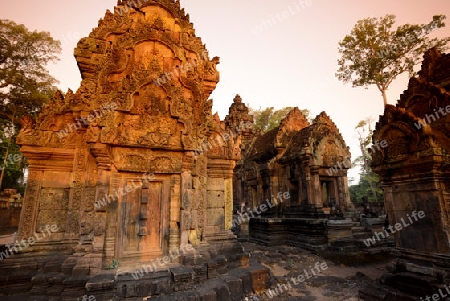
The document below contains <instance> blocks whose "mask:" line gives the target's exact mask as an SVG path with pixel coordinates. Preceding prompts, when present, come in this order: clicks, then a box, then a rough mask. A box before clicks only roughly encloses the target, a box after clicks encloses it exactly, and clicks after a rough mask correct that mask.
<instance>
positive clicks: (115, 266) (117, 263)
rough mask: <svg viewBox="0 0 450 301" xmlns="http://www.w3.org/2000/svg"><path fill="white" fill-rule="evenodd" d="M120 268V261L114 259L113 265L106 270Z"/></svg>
mask: <svg viewBox="0 0 450 301" xmlns="http://www.w3.org/2000/svg"><path fill="white" fill-rule="evenodd" d="M118 267H119V261H118V260H117V259H113V261H112V263H111V264H110V265H108V266H107V267H106V268H105V269H107V270H115V269H117V268H118Z"/></svg>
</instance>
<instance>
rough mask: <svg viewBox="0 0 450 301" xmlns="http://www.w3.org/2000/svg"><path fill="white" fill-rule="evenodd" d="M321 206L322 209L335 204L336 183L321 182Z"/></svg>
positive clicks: (332, 181)
mask: <svg viewBox="0 0 450 301" xmlns="http://www.w3.org/2000/svg"><path fill="white" fill-rule="evenodd" d="M320 184H321V189H322V204H323V206H324V207H328V206H332V205H333V204H334V205H338V204H336V182H335V181H334V180H321V181H320Z"/></svg>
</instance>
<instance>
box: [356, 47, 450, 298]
mask: <svg viewBox="0 0 450 301" xmlns="http://www.w3.org/2000/svg"><path fill="white" fill-rule="evenodd" d="M449 70H450V54H442V53H440V52H439V51H438V50H436V49H434V48H433V49H431V50H429V51H428V52H426V54H425V55H424V60H423V63H422V68H421V70H420V72H419V73H418V76H417V77H413V78H411V79H410V80H409V84H408V89H407V90H405V91H404V93H403V94H402V95H401V96H400V99H399V100H398V102H397V105H396V106H393V105H388V106H387V107H386V108H385V111H384V115H382V116H380V120H379V121H378V123H377V125H376V130H375V132H374V135H373V139H374V140H380V139H384V140H386V141H387V142H388V143H389V147H387V148H385V149H384V150H383V151H382V152H377V153H375V154H374V156H373V163H372V167H373V170H374V171H375V172H376V173H378V174H379V176H380V180H381V181H382V185H383V189H384V196H385V206H386V210H387V213H388V216H389V221H390V225H391V226H394V225H395V230H394V228H391V229H390V232H391V235H395V241H396V249H395V255H396V257H397V260H396V261H395V262H394V263H392V264H390V265H388V266H387V267H386V270H387V271H386V273H385V274H384V275H383V277H382V279H381V283H382V284H381V283H380V284H374V285H372V286H370V287H367V288H366V289H364V290H362V291H361V294H360V297H361V298H362V299H363V300H370V301H372V300H405V301H410V300H411V301H412V300H419V298H421V299H420V300H447V299H448V297H447V296H450V294H449V293H448V285H449V283H450V276H449V270H450V257H449V251H450V246H449V230H448V228H449V220H448V215H449V208H448V204H449V201H450V182H449V178H450V168H449V166H450V165H449V163H450V161H449V152H450V140H449V137H450V128H449V124H450V115H448V113H450V71H449ZM397 226H398V228H400V229H401V230H400V231H399V229H398V228H397ZM396 230H397V231H396ZM383 232H384V231H383Z"/></svg>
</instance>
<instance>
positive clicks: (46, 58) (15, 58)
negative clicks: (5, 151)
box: [0, 20, 61, 123]
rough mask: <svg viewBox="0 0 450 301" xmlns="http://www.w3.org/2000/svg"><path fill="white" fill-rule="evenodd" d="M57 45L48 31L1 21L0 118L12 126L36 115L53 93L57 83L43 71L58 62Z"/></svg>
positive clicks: (58, 48)
mask: <svg viewBox="0 0 450 301" xmlns="http://www.w3.org/2000/svg"><path fill="white" fill-rule="evenodd" d="M60 44H61V43H60V42H59V41H56V40H54V39H53V38H52V37H51V36H50V34H49V33H48V32H38V31H29V30H28V29H27V28H26V27H25V26H24V25H21V24H16V23H14V22H13V21H9V20H0V45H1V47H0V117H1V118H4V119H8V120H11V121H12V122H13V123H17V121H18V120H19V119H20V118H21V117H22V116H23V115H25V114H29V115H33V114H36V113H37V112H38V111H39V109H40V108H41V107H42V104H43V103H44V102H45V101H47V100H48V99H49V96H51V95H53V94H54V91H55V87H54V86H53V85H54V84H55V83H56V80H55V79H54V78H53V77H52V76H51V75H50V74H49V72H48V71H47V69H46V65H47V63H49V62H50V61H55V60H57V56H56V55H55V54H56V53H60V52H61V46H60Z"/></svg>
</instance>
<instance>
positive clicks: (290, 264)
mask: <svg viewBox="0 0 450 301" xmlns="http://www.w3.org/2000/svg"><path fill="white" fill-rule="evenodd" d="M243 246H244V249H245V250H246V252H249V253H250V257H251V258H252V259H254V260H256V261H258V262H260V263H261V264H263V265H265V266H267V267H268V268H269V269H270V275H271V278H270V284H269V288H270V291H263V292H259V293H258V294H254V295H249V296H246V297H245V299H244V300H245V301H266V300H274V301H285V300H286V301H288V300H289V301H291V300H301V301H314V300H317V301H357V300H359V298H358V291H359V289H361V288H363V287H364V286H365V285H366V284H367V283H369V282H374V281H378V279H379V278H380V276H381V275H382V274H383V272H384V270H385V266H386V264H387V263H388V262H389V261H390V258H386V259H385V260H384V259H382V260H381V261H380V260H379V259H378V260H377V262H375V263H369V264H364V265H355V266H348V265H344V264H342V263H337V262H332V261H331V260H328V259H324V258H323V257H320V256H318V255H315V254H313V253H311V252H308V251H306V250H302V249H299V248H294V247H289V246H276V247H264V246H260V245H257V244H253V243H249V242H245V243H243ZM334 261H336V260H334ZM316 263H318V264H317V265H316ZM323 263H326V268H324V269H321V266H322V267H325V265H322V264H323ZM315 266H317V267H318V268H317V269H315V268H314V267H315ZM311 269H313V271H314V272H315V273H316V276H314V275H313V274H312V273H311ZM318 270H319V271H320V273H319V272H318ZM305 271H306V273H308V276H309V277H310V278H309V279H306V277H304V278H303V279H305V280H304V281H303V282H299V281H298V279H299V278H298V276H300V275H303V276H305ZM292 277H296V279H295V278H294V280H292ZM300 279H302V278H300ZM283 284H284V285H283ZM274 293H275V294H276V295H274ZM269 295H271V297H269Z"/></svg>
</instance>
